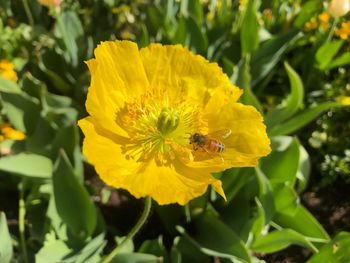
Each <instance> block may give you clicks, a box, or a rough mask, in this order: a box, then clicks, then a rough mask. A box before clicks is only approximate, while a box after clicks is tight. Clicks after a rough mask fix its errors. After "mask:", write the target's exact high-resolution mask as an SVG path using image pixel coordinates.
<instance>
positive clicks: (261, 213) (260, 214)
mask: <svg viewBox="0 0 350 263" xmlns="http://www.w3.org/2000/svg"><path fill="white" fill-rule="evenodd" d="M255 203H256V207H257V212H256V215H255V216H254V218H253V220H252V227H251V233H252V234H253V235H254V237H257V236H259V235H260V234H261V232H262V231H263V229H264V227H265V224H266V222H265V217H266V215H265V210H264V207H263V206H262V204H261V202H260V200H259V199H258V198H255Z"/></svg>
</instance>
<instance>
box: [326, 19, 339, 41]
mask: <svg viewBox="0 0 350 263" xmlns="http://www.w3.org/2000/svg"><path fill="white" fill-rule="evenodd" d="M338 21H339V19H338V18H335V19H334V21H333V23H332V26H331V29H330V30H329V33H328V36H327V42H329V41H331V39H332V37H333V34H334V31H335V27H336V25H337V24H338Z"/></svg>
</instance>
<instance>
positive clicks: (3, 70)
mask: <svg viewBox="0 0 350 263" xmlns="http://www.w3.org/2000/svg"><path fill="white" fill-rule="evenodd" d="M0 76H2V77H3V78H5V79H8V80H12V81H17V73H16V71H14V69H13V64H12V63H11V62H10V61H8V60H7V59H2V60H0Z"/></svg>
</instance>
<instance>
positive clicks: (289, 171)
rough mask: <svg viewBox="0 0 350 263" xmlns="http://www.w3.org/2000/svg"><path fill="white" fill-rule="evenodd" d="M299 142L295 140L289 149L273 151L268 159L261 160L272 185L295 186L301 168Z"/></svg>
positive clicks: (262, 167)
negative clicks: (285, 184)
mask: <svg viewBox="0 0 350 263" xmlns="http://www.w3.org/2000/svg"><path fill="white" fill-rule="evenodd" d="M299 154H300V153H299V142H298V141H297V140H296V139H293V141H292V142H291V144H290V145H289V146H288V148H287V149H285V150H283V151H278V150H273V151H272V153H271V154H270V155H269V156H267V157H266V158H264V159H262V160H261V169H262V170H263V171H264V173H265V174H266V176H267V177H268V178H269V179H270V182H271V183H272V184H275V183H288V185H290V186H292V187H293V186H294V183H295V180H296V175H297V171H298V167H299Z"/></svg>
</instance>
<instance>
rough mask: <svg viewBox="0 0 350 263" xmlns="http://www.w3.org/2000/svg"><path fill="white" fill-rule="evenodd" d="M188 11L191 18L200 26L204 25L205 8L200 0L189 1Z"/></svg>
mask: <svg viewBox="0 0 350 263" xmlns="http://www.w3.org/2000/svg"><path fill="white" fill-rule="evenodd" d="M187 3H188V6H187V10H188V13H189V15H190V16H192V17H193V19H194V20H195V21H196V22H197V24H198V25H202V23H203V8H202V4H201V2H200V0H189V1H187Z"/></svg>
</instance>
